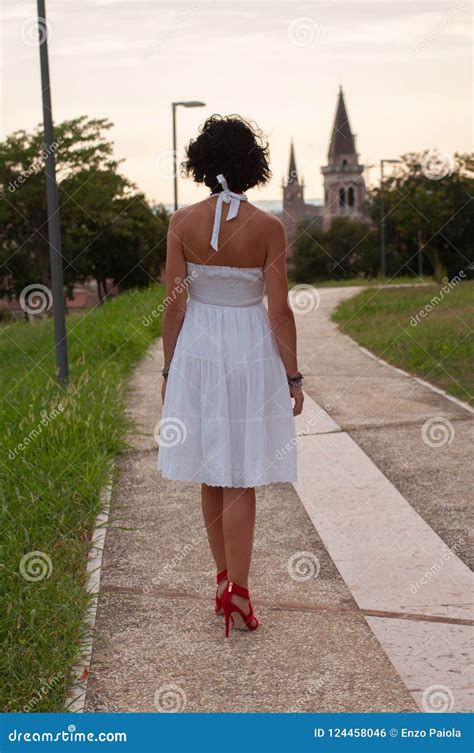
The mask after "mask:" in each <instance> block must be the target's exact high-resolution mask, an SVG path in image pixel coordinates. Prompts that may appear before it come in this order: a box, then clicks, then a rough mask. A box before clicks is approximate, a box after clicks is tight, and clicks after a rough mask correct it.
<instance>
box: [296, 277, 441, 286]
mask: <svg viewBox="0 0 474 753" xmlns="http://www.w3.org/2000/svg"><path fill="white" fill-rule="evenodd" d="M423 283H425V284H428V285H429V284H430V283H433V278H432V277H393V278H390V279H389V280H387V278H385V277H367V278H366V277H352V278H349V279H341V280H338V279H334V280H314V281H313V282H312V283H308V284H311V285H314V286H315V287H316V288H351V287H356V288H359V287H378V286H380V285H422V284H423ZM298 284H300V283H296V282H295V281H294V280H290V281H289V286H290V287H293V286H294V285H298ZM305 284H306V283H305Z"/></svg>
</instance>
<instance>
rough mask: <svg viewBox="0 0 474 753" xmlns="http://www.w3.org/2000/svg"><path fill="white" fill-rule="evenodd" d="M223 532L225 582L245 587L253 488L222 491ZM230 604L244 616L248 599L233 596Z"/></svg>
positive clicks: (251, 521)
mask: <svg viewBox="0 0 474 753" xmlns="http://www.w3.org/2000/svg"><path fill="white" fill-rule="evenodd" d="M223 529H224V539H225V553H226V559H227V572H228V575H227V578H228V581H229V583H230V582H233V581H234V582H235V583H238V585H239V586H242V588H248V580H249V570H250V561H251V559H252V548H253V534H254V529H255V489H253V488H250V489H224V509H223ZM232 602H233V604H235V605H236V606H238V607H240V608H241V609H242V611H243V612H244V614H247V613H248V611H249V602H248V599H244V598H243V597H242V596H237V595H236V594H234V595H233V596H232Z"/></svg>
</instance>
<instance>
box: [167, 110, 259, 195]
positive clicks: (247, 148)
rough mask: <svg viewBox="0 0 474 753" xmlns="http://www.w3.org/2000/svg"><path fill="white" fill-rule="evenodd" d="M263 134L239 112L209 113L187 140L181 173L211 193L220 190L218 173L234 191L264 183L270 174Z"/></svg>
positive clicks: (244, 189)
mask: <svg viewBox="0 0 474 753" xmlns="http://www.w3.org/2000/svg"><path fill="white" fill-rule="evenodd" d="M262 136H263V135H262V132H261V131H260V129H259V128H258V127H257V126H256V124H252V123H250V122H248V121H246V120H244V118H241V117H240V115H225V116H222V115H211V117H210V118H208V119H207V120H206V122H205V123H204V125H202V126H201V127H200V129H199V136H198V137H197V138H196V139H191V141H190V142H189V145H188V147H187V149H186V156H187V159H186V160H184V162H183V163H182V164H181V169H182V172H183V174H184V175H186V176H190V175H192V177H193V179H194V181H195V182H196V183H204V184H205V185H206V186H208V188H210V189H211V191H213V192H214V193H217V192H218V191H221V190H222V188H221V185H220V183H219V182H218V180H217V175H219V174H220V173H222V175H223V176H224V177H225V179H226V181H227V185H228V186H229V189H230V190H231V191H235V192H236V193H243V192H244V191H247V189H249V188H252V187H253V186H256V185H263V184H264V183H266V182H267V181H268V180H269V179H270V178H271V175H272V174H271V171H270V167H269V165H268V156H269V149H268V144H267V143H266V142H265V141H264V140H263V137H262Z"/></svg>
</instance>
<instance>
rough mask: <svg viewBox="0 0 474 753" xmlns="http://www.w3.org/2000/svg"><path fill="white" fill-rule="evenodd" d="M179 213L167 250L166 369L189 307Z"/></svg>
mask: <svg viewBox="0 0 474 753" xmlns="http://www.w3.org/2000/svg"><path fill="white" fill-rule="evenodd" d="M179 214H180V213H179V211H178V212H175V214H173V215H172V217H171V220H170V224H169V228H168V238H167V248H166V293H165V300H164V306H165V310H164V314H163V333H162V334H163V351H164V357H165V367H166V368H168V367H169V365H170V363H171V359H172V358H173V353H174V349H175V347H176V341H177V339H178V335H179V333H180V330H181V327H182V324H183V320H184V316H185V314H186V305H187V298H188V294H187V289H186V286H185V284H184V280H185V278H186V260H185V258H184V253H183V246H182V243H181V240H180V237H179V225H180V217H179Z"/></svg>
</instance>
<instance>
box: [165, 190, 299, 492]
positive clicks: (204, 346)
mask: <svg viewBox="0 0 474 753" xmlns="http://www.w3.org/2000/svg"><path fill="white" fill-rule="evenodd" d="M220 177H222V176H220ZM226 193H227V196H226V195H225V194H226ZM219 196H221V194H219ZM235 196H238V197H239V200H241V199H242V198H243V197H244V195H241V194H233V193H232V192H230V191H228V189H227V190H226V191H224V192H223V195H222V199H220V204H221V208H222V202H223V201H226V200H229V197H230V200H232V198H233V197H235ZM218 203H219V200H218ZM237 211H238V210H237ZM229 214H230V212H229ZM233 214H234V216H235V215H236V212H235V209H234V213H233ZM228 219H229V216H228ZM219 223H220V215H219V213H218V211H217V210H216V223H215V228H214V231H215V230H216V227H217V230H218V226H219ZM213 240H214V242H215V244H216V245H217V237H216V233H215V232H213ZM187 281H188V292H189V298H188V302H187V308H186V314H185V317H184V321H183V325H182V327H181V330H180V333H179V335H178V339H177V342H176V346H175V351H174V354H173V358H172V360H171V363H170V368H169V374H168V380H167V386H166V393H165V401H164V405H163V411H162V417H161V420H160V422H159V425H158V431H157V440H158V445H159V449H158V469H159V470H160V471H161V473H162V475H163V477H164V478H169V479H175V480H179V481H194V482H197V483H205V484H208V485H210V486H223V487H241V488H249V487H254V486H261V485H264V484H271V483H274V482H278V481H290V482H294V481H296V480H297V475H296V437H295V422H294V417H293V408H292V400H291V397H290V393H289V388H288V382H287V377H286V372H285V367H284V365H283V361H282V360H281V356H280V354H279V351H278V347H277V344H276V341H275V338H274V335H273V332H272V329H271V324H270V321H269V317H268V311H267V308H266V306H265V304H264V303H263V297H264V277H263V268H261V267H229V266H214V265H212V266H210V265H203V264H193V263H190V262H187Z"/></svg>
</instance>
